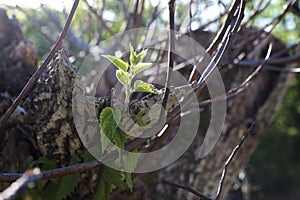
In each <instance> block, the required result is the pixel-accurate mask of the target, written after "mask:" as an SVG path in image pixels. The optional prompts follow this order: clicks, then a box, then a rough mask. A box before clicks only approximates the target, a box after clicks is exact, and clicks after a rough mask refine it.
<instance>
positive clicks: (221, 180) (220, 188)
mask: <svg viewBox="0 0 300 200" xmlns="http://www.w3.org/2000/svg"><path fill="white" fill-rule="evenodd" d="M254 124H255V121H253V122H252V123H251V125H250V126H249V128H248V129H247V131H246V132H245V133H244V135H243V137H242V139H241V141H240V143H239V144H238V145H237V146H236V147H235V148H234V149H233V151H232V152H231V154H230V156H229V157H228V159H227V161H226V163H225V166H224V169H223V172H222V176H221V179H220V183H219V187H218V191H217V195H216V198H215V200H219V198H220V195H221V192H222V189H223V184H224V180H225V177H226V174H227V170H228V166H229V164H230V163H231V161H232V160H233V158H234V156H235V155H236V153H237V152H238V150H239V149H240V148H241V146H242V145H243V143H244V142H245V140H246V138H247V136H248V135H249V132H250V130H251V129H252V127H253V126H254Z"/></svg>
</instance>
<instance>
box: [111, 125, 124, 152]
mask: <svg viewBox="0 0 300 200" xmlns="http://www.w3.org/2000/svg"><path fill="white" fill-rule="evenodd" d="M113 140H114V142H115V143H116V145H117V146H118V147H119V148H121V149H124V147H125V143H126V133H125V132H124V131H122V129H120V128H119V127H118V128H116V131H115V132H114V134H113Z"/></svg>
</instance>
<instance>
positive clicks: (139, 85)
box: [133, 80, 161, 94]
mask: <svg viewBox="0 0 300 200" xmlns="http://www.w3.org/2000/svg"><path fill="white" fill-rule="evenodd" d="M133 89H134V91H135V92H149V93H153V94H160V93H161V91H160V90H157V89H156V88H155V87H154V86H153V85H151V84H149V83H146V82H144V81H141V80H137V81H135V82H134V86H133Z"/></svg>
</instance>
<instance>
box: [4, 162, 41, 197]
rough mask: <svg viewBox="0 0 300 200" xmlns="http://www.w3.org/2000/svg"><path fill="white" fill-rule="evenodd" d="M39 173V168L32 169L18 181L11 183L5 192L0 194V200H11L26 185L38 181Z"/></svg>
mask: <svg viewBox="0 0 300 200" xmlns="http://www.w3.org/2000/svg"><path fill="white" fill-rule="evenodd" d="M40 177H41V171H40V169H39V168H34V169H31V170H28V171H26V172H25V173H24V174H23V175H22V176H21V177H20V178H19V179H17V180H16V181H15V182H13V183H12V184H11V185H10V186H9V187H8V188H6V190H4V191H3V192H1V193H0V200H10V199H13V198H14V197H15V196H16V195H17V193H18V192H19V191H21V190H22V189H24V188H25V187H26V186H27V185H28V184H30V183H32V182H35V181H37V180H39V179H40Z"/></svg>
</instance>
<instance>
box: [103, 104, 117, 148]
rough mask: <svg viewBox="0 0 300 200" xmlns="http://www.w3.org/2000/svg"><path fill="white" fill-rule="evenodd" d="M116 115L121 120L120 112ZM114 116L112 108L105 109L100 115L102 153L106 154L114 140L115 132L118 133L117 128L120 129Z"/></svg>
mask: <svg viewBox="0 0 300 200" xmlns="http://www.w3.org/2000/svg"><path fill="white" fill-rule="evenodd" d="M116 113H117V114H116V118H120V116H119V115H120V114H119V112H116ZM114 114H115V113H114V112H113V109H112V108H110V107H106V108H104V109H103V110H102V112H101V114H100V134H101V135H100V140H101V148H102V152H104V151H105V149H106V147H107V146H108V145H109V143H110V140H111V139H112V138H113V135H114V132H116V128H117V127H118V126H117V123H116V121H115V118H114ZM118 120H119V119H118ZM105 136H106V137H105Z"/></svg>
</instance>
